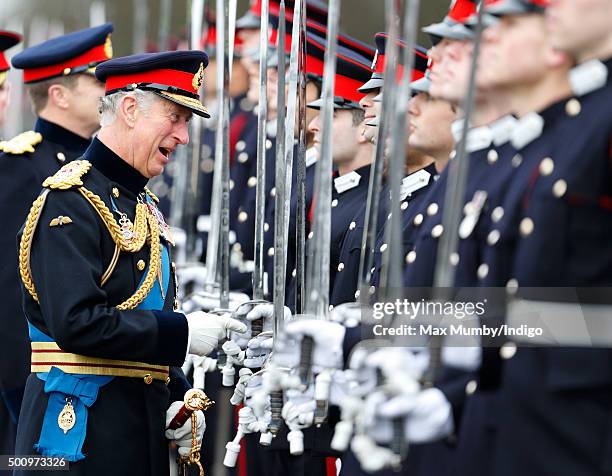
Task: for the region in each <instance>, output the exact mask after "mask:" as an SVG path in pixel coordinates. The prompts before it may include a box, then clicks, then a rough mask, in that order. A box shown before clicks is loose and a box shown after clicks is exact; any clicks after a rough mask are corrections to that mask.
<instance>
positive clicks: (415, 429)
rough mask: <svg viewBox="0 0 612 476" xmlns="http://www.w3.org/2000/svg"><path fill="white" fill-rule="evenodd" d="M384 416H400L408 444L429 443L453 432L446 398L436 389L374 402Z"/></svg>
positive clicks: (392, 417)
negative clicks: (377, 403) (382, 401)
mask: <svg viewBox="0 0 612 476" xmlns="http://www.w3.org/2000/svg"><path fill="white" fill-rule="evenodd" d="M378 414H379V415H380V416H381V417H383V418H385V419H394V418H397V417H404V418H405V424H404V431H405V435H406V439H407V440H408V441H409V442H410V443H429V442H432V441H435V440H439V439H442V438H444V437H446V436H448V435H450V434H451V433H452V432H453V428H454V422H453V412H452V407H451V404H450V403H449V401H448V400H447V399H446V397H445V396H444V394H443V393H442V392H441V391H440V390H439V389H437V388H428V389H426V390H423V391H421V392H419V393H418V394H416V395H399V396H396V397H394V398H391V399H390V400H388V401H386V402H384V403H380V404H379V405H378Z"/></svg>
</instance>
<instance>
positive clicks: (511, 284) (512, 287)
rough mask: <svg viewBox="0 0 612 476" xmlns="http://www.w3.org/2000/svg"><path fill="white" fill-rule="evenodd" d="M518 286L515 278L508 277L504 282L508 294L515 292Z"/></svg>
mask: <svg viewBox="0 0 612 476" xmlns="http://www.w3.org/2000/svg"><path fill="white" fill-rule="evenodd" d="M518 287H519V283H518V280H517V279H515V278H512V279H509V280H508V282H507V283H506V292H507V293H508V294H516V292H517V291H518Z"/></svg>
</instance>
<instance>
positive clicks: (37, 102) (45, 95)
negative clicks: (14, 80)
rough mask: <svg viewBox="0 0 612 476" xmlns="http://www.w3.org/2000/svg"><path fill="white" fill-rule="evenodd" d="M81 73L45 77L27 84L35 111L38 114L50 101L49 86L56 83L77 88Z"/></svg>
mask: <svg viewBox="0 0 612 476" xmlns="http://www.w3.org/2000/svg"><path fill="white" fill-rule="evenodd" d="M79 76H80V75H78V74H73V75H70V76H59V77H57V78H51V79H45V80H44V81H38V82H36V83H31V84H26V87H27V89H28V96H29V97H30V101H31V103H32V107H33V108H34V112H35V113H36V114H38V113H39V112H40V111H42V110H43V109H44V108H45V107H46V106H47V102H48V101H49V88H50V87H51V86H54V85H56V84H59V85H61V86H64V87H66V88H68V89H74V88H76V85H77V81H78V77H79Z"/></svg>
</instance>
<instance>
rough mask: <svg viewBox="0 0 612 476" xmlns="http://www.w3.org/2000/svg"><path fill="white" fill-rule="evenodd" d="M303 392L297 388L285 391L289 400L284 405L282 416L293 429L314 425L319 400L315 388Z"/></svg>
mask: <svg viewBox="0 0 612 476" xmlns="http://www.w3.org/2000/svg"><path fill="white" fill-rule="evenodd" d="M309 390H310V391H308V392H306V393H302V392H301V391H297V390H295V389H289V390H287V391H286V392H285V396H286V398H287V401H286V402H285V404H284V405H283V411H282V417H283V419H284V420H285V422H286V423H287V426H288V427H289V429H291V430H295V429H302V428H307V427H309V426H311V425H312V422H313V420H314V412H315V408H316V406H317V402H316V401H315V399H314V391H313V389H309Z"/></svg>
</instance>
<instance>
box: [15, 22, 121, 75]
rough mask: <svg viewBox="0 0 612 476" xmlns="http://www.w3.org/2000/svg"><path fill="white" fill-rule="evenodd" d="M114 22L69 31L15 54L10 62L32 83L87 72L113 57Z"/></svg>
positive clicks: (90, 72) (89, 72) (91, 72)
mask: <svg viewBox="0 0 612 476" xmlns="http://www.w3.org/2000/svg"><path fill="white" fill-rule="evenodd" d="M112 32H113V25H112V24H111V23H106V24H104V25H100V26H96V27H93V28H86V29H84V30H79V31H75V32H72V33H68V34H67V35H62V36H58V37H57V38H52V39H50V40H47V41H45V42H43V43H40V44H38V45H36V46H32V47H30V48H26V49H25V50H23V51H22V52H21V53H19V54H17V55H15V56H14V57H13V59H12V61H11V63H12V64H13V66H14V67H15V68H18V69H23V81H24V83H26V84H28V83H35V82H37V81H44V80H46V79H50V78H56V77H59V76H69V75H72V74H79V73H88V74H93V70H94V68H95V67H96V66H97V65H99V64H100V63H103V62H104V61H107V60H109V59H110V58H112V57H113V47H112V43H111V33H112Z"/></svg>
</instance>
